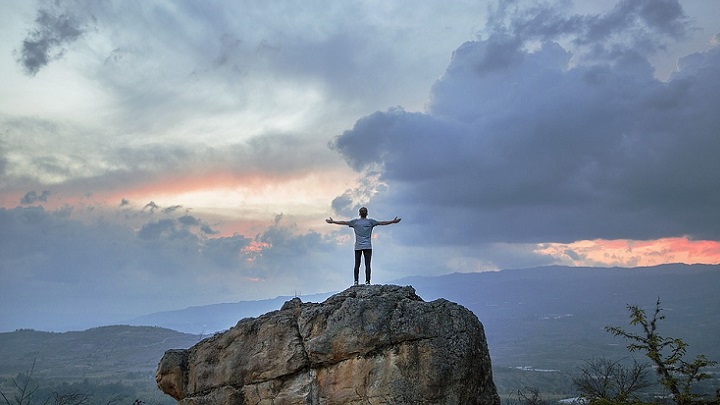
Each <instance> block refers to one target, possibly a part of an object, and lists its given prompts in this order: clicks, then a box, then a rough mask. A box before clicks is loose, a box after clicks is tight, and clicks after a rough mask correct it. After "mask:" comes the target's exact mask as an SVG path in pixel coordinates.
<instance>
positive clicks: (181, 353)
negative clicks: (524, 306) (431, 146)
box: [156, 285, 500, 405]
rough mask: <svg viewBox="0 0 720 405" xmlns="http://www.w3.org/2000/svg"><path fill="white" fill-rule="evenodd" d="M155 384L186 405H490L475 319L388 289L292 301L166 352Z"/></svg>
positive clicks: (492, 395)
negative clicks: (201, 339)
mask: <svg viewBox="0 0 720 405" xmlns="http://www.w3.org/2000/svg"><path fill="white" fill-rule="evenodd" d="M156 380H157V383H158V387H160V389H162V390H163V391H164V392H165V393H167V394H168V395H170V396H172V397H173V398H175V399H176V400H178V401H179V402H180V403H181V404H187V405H190V404H193V405H201V404H202V405H204V404H207V405H211V404H228V405H230V404H236V405H245V404H288V405H291V404H303V405H307V404H312V405H314V404H461V405H471V404H485V405H498V404H499V403H500V400H499V397H498V395H497V392H496V390H495V384H494V383H493V380H492V372H491V364H490V355H489V353H488V349H487V342H486V340H485V332H484V331H483V326H482V324H481V323H480V321H479V320H478V319H477V317H476V316H475V315H474V314H473V313H472V312H470V311H469V310H467V309H465V308H464V307H462V306H460V305H458V304H455V303H452V302H449V301H447V300H443V299H440V300H436V301H432V302H425V301H423V300H422V298H420V297H419V296H417V295H416V294H415V290H414V289H413V288H412V287H399V286H393V285H372V286H359V287H352V288H349V289H347V290H345V291H343V292H341V293H338V294H336V295H333V296H332V297H330V298H328V299H327V300H326V301H325V302H323V303H319V304H318V303H303V302H301V300H300V299H299V298H294V299H292V300H290V301H288V302H286V303H285V304H284V305H283V307H282V309H280V310H279V311H273V312H269V313H267V314H265V315H262V316H260V317H258V318H247V319H243V320H241V321H239V322H238V323H237V325H235V326H234V327H233V328H231V329H230V330H228V331H226V332H224V333H221V334H217V335H215V336H213V337H210V338H208V339H205V340H203V341H201V342H199V343H198V344H196V345H195V346H193V347H191V348H190V349H187V350H169V351H167V352H166V353H165V356H164V357H163V358H162V360H161V361H160V364H159V365H158V370H157V375H156Z"/></svg>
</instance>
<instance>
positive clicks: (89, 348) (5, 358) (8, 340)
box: [0, 326, 200, 381]
mask: <svg viewBox="0 0 720 405" xmlns="http://www.w3.org/2000/svg"><path fill="white" fill-rule="evenodd" d="M199 340H200V336H199V335H192V334H188V333H182V332H176V331H174V330H170V329H164V328H156V327H147V326H143V327H137V326H103V327H100V328H93V329H88V330H86V331H82V332H63V333H54V332H40V331H35V330H32V329H21V330H18V331H15V332H7V333H0V359H1V360H0V376H15V375H17V374H18V373H20V372H26V371H28V370H29V369H30V367H31V366H32V364H33V362H35V370H34V377H35V378H36V379H42V380H61V381H78V380H82V379H85V378H89V379H102V378H105V377H107V378H108V379H109V380H111V381H115V380H122V379H123V378H125V379H127V377H128V376H133V378H139V377H142V378H144V379H147V377H152V376H153V374H154V371H155V367H156V366H157V364H158V362H159V361H160V358H161V357H162V355H163V354H164V353H165V351H166V350H167V349H170V348H186V347H190V346H192V345H193V344H195V343H197V342H198V341H199ZM119 376H123V377H121V378H118V377H119Z"/></svg>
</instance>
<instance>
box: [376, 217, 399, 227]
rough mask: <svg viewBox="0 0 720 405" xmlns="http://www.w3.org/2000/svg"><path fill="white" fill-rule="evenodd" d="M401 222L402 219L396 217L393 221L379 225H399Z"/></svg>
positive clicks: (379, 223)
mask: <svg viewBox="0 0 720 405" xmlns="http://www.w3.org/2000/svg"><path fill="white" fill-rule="evenodd" d="M398 222H400V218H398V217H395V219H393V220H392V221H378V225H391V224H397V223H398Z"/></svg>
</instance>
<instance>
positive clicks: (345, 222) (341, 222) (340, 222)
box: [325, 217, 350, 225]
mask: <svg viewBox="0 0 720 405" xmlns="http://www.w3.org/2000/svg"><path fill="white" fill-rule="evenodd" d="M325 222H327V223H328V224H335V225H350V223H349V222H348V221H336V220H334V219H332V217H330V218H328V219H326V220H325Z"/></svg>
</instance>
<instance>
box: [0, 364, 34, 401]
mask: <svg viewBox="0 0 720 405" xmlns="http://www.w3.org/2000/svg"><path fill="white" fill-rule="evenodd" d="M34 372H35V361H34V360H33V363H32V366H31V367H30V370H29V371H28V372H27V373H25V374H19V375H18V376H17V377H16V378H13V379H12V384H13V386H14V387H15V394H14V395H12V396H11V398H8V395H10V394H9V393H8V394H7V395H6V393H5V392H3V391H2V390H0V396H2V398H3V400H4V401H5V404H6V405H29V404H30V402H31V401H32V397H33V395H35V391H37V389H38V384H34V383H33V382H32V375H33V373H34Z"/></svg>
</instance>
